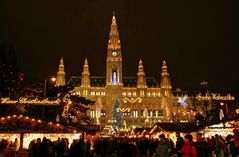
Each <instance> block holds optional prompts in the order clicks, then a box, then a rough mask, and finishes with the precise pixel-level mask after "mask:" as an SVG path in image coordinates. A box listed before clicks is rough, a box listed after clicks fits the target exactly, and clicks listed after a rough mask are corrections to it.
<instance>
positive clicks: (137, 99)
mask: <svg viewBox="0 0 239 157" xmlns="http://www.w3.org/2000/svg"><path fill="white" fill-rule="evenodd" d="M142 100H143V99H142V98H141V97H137V98H135V99H134V98H131V99H129V98H123V102H124V103H127V102H130V103H131V104H133V103H136V102H139V103H142Z"/></svg>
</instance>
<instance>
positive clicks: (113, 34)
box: [108, 12, 121, 50]
mask: <svg viewBox="0 0 239 157" xmlns="http://www.w3.org/2000/svg"><path fill="white" fill-rule="evenodd" d="M120 48H121V46H120V38H119V31H118V29H117V23H116V18H115V14H114V12H113V17H112V22H111V28H110V34H109V42H108V49H112V50H119V49H120Z"/></svg>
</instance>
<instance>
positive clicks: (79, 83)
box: [56, 16, 195, 127]
mask: <svg viewBox="0 0 239 157" xmlns="http://www.w3.org/2000/svg"><path fill="white" fill-rule="evenodd" d="M122 53H123V52H121V42H120V37H119V31H118V29H117V23H116V18H115V16H113V17H112V23H111V29H110V33H109V40H108V48H107V59H106V76H103V77H95V76H90V70H89V63H88V60H87V59H85V62H84V66H83V72H82V75H81V76H72V77H71V78H70V80H69V81H68V83H72V84H73V85H74V86H75V88H74V90H73V94H76V95H80V96H83V97H86V98H87V99H90V100H94V101H95V105H93V107H91V109H90V110H89V115H90V116H91V118H92V119H93V120H94V124H98V125H100V126H101V127H104V126H106V125H109V124H110V123H112V121H113V119H112V116H113V115H112V113H113V112H112V110H113V108H114V104H117V102H119V106H117V112H121V113H122V117H123V123H124V127H126V126H127V127H130V126H139V127H145V126H152V125H153V124H154V123H156V122H172V121H173V119H174V118H173V117H174V116H175V115H177V114H178V113H180V112H181V113H182V114H181V115H180V120H181V121H191V120H193V118H194V115H195V112H194V111H192V110H187V109H186V106H183V105H184V104H185V105H189V106H190V104H191V103H190V99H188V100H187V103H186V98H185V97H184V98H183V97H182V98H180V97H179V96H174V95H173V94H172V86H171V83H170V77H169V72H168V68H167V64H166V61H162V64H161V65H159V67H162V69H161V80H160V82H158V81H157V80H156V79H155V78H154V77H146V74H145V72H144V67H143V61H142V60H139V64H138V73H137V76H136V77H125V76H123V71H122V66H123V65H122ZM89 62H90V61H89ZM135 75H136V74H135ZM56 85H58V86H59V85H65V72H64V63H63V59H61V61H60V65H59V70H58V72H57V80H56ZM179 100H181V102H180V101H179ZM184 101H185V102H184ZM179 103H181V104H182V105H181V106H180V105H178V104H179ZM175 104H177V105H175ZM178 115H179V114H178Z"/></svg>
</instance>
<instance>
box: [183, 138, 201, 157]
mask: <svg viewBox="0 0 239 157" xmlns="http://www.w3.org/2000/svg"><path fill="white" fill-rule="evenodd" d="M181 157H197V150H196V147H195V145H194V144H193V137H192V135H190V134H187V135H186V136H185V137H184V145H183V147H182V150H181Z"/></svg>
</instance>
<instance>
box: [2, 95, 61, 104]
mask: <svg viewBox="0 0 239 157" xmlns="http://www.w3.org/2000/svg"><path fill="white" fill-rule="evenodd" d="M60 102H61V100H60V99H59V98H58V99H48V98H45V99H39V98H24V97H20V98H19V99H14V100H12V99H10V98H1V101H0V104H16V103H19V104H35V105H44V104H48V105H60Z"/></svg>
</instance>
